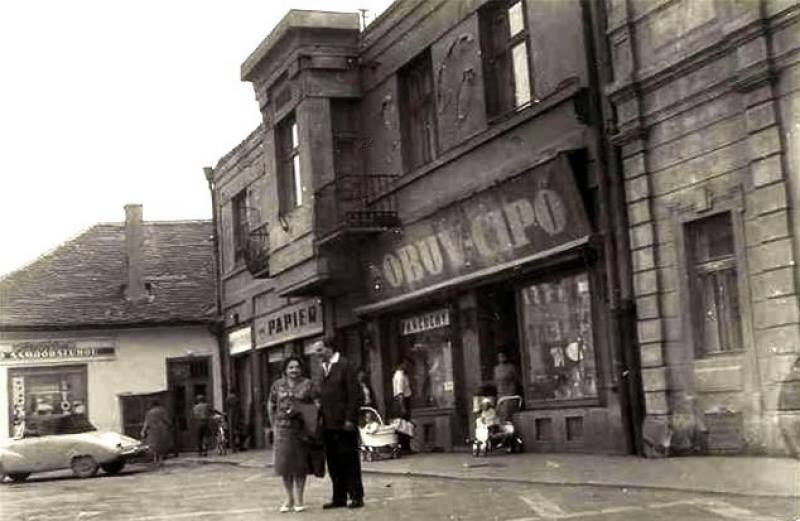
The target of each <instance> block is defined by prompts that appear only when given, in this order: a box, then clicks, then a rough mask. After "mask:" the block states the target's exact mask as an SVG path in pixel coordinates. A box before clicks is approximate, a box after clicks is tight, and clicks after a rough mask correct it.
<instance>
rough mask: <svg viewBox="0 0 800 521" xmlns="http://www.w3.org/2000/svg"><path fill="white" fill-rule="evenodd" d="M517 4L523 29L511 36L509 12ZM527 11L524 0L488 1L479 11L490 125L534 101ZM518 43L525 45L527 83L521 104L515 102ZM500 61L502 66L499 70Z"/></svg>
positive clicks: (485, 91)
mask: <svg viewBox="0 0 800 521" xmlns="http://www.w3.org/2000/svg"><path fill="white" fill-rule="evenodd" d="M517 4H519V5H520V11H521V17H522V28H521V29H520V31H518V32H517V33H515V34H513V35H512V34H510V16H509V11H510V10H511V8H512V7H513V6H515V5H517ZM527 12H528V11H527V8H526V4H525V0H495V1H490V2H488V3H487V4H486V5H485V6H483V7H481V9H480V10H479V11H478V14H479V33H480V42H481V54H482V60H481V61H482V66H483V82H484V95H485V97H486V113H487V118H488V120H489V122H490V123H491V122H494V121H497V120H500V119H503V118H505V117H507V116H509V115H512V114H515V113H516V112H519V111H521V110H523V109H525V108H527V107H530V106H531V105H533V104H535V103H536V101H537V100H536V88H535V84H534V80H533V71H534V68H533V60H532V53H531V42H530V30H529V25H530V24H529V23H528V16H527ZM498 17H502V22H501V23H502V25H503V27H502V29H498V28H497V27H496V25H497V24H498V22H497V20H498ZM498 33H501V34H498ZM520 44H524V45H525V57H526V61H525V64H526V67H527V82H528V100H527V101H525V102H523V103H518V101H517V99H516V97H517V83H518V82H517V74H516V69H515V67H514V58H513V56H514V49H515V48H517V47H518V46H519V45H520ZM500 60H502V61H501V63H502V65H500V66H499V67H498V65H497V64H498V62H500Z"/></svg>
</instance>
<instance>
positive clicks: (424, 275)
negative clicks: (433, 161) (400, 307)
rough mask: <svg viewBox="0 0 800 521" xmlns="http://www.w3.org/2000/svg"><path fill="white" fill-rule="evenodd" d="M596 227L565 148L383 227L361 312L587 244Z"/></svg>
mask: <svg viewBox="0 0 800 521" xmlns="http://www.w3.org/2000/svg"><path fill="white" fill-rule="evenodd" d="M590 234H591V227H590V225H589V221H588V219H587V217H586V209H585V208H584V203H583V200H582V198H581V195H580V193H579V191H578V188H577V185H576V182H575V176H574V175H573V172H572V169H571V167H570V165H569V162H568V161H567V158H566V156H565V154H563V153H562V154H558V155H557V156H556V157H555V158H553V159H552V160H550V161H548V162H546V163H544V164H541V165H538V166H536V167H534V168H532V169H530V170H527V171H525V172H522V173H521V174H519V175H517V176H514V177H512V178H509V179H507V180H504V181H502V182H501V183H499V184H497V185H495V186H493V187H491V188H489V189H487V190H484V191H482V192H480V193H477V194H475V195H473V196H472V197H470V198H468V199H464V200H462V201H459V202H457V203H455V204H452V205H450V206H448V207H446V208H443V209H442V210H439V211H438V212H436V213H434V214H433V215H431V216H430V217H427V218H425V219H422V220H420V221H417V222H415V223H412V224H409V225H407V226H405V227H403V228H402V229H400V230H392V231H389V232H386V233H384V234H383V235H382V236H381V237H380V238H379V239H378V241H377V242H376V245H375V247H374V248H373V249H372V250H371V251H370V252H368V254H367V257H366V259H367V266H366V270H365V273H366V276H367V280H366V281H365V283H366V293H367V297H368V300H369V301H371V302H369V303H367V304H365V305H363V306H359V307H357V308H356V309H355V311H356V313H358V314H366V313H372V312H376V311H379V310H382V309H384V308H388V307H391V306H395V305H397V304H400V303H403V302H406V301H409V300H412V299H416V298H420V297H423V296H427V295H430V294H433V293H435V292H437V291H440V290H443V289H445V288H451V287H456V286H459V285H465V284H469V283H473V282H475V281H477V280H479V279H482V278H485V277H489V276H492V275H496V274H499V273H501V272H503V271H505V270H510V269H513V268H516V267H518V266H522V265H524V264H528V263H531V262H535V261H538V260H542V259H546V258H548V257H552V256H555V255H559V254H562V253H567V252H569V251H572V250H575V249H578V248H581V247H583V246H585V245H587V244H588V243H589V237H590Z"/></svg>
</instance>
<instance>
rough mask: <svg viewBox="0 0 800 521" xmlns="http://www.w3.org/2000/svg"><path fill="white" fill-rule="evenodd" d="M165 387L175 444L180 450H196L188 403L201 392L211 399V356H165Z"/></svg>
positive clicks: (208, 399) (190, 405)
mask: <svg viewBox="0 0 800 521" xmlns="http://www.w3.org/2000/svg"><path fill="white" fill-rule="evenodd" d="M167 390H168V391H169V394H170V397H171V398H172V410H171V412H172V423H173V425H174V428H175V447H176V448H177V449H179V450H181V451H190V450H196V449H197V447H196V445H197V440H196V439H195V429H194V425H193V424H192V406H193V405H194V399H195V397H196V396H198V395H200V394H202V395H203V396H205V399H206V401H207V402H208V403H212V404H213V403H214V397H213V396H212V385H211V357H192V358H179V359H172V360H167Z"/></svg>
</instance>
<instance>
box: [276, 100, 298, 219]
mask: <svg viewBox="0 0 800 521" xmlns="http://www.w3.org/2000/svg"><path fill="white" fill-rule="evenodd" d="M275 162H276V166H277V173H278V175H277V178H278V179H277V180H278V212H279V214H280V215H286V214H288V213H290V212H291V211H292V210H294V209H295V208H299V207H300V206H302V205H303V202H304V199H305V198H304V195H303V176H302V167H301V163H300V125H299V122H298V121H297V117H296V114H295V112H294V111H291V112H289V113H288V114H286V116H284V117H283V118H282V119H281V120H280V121H279V122H278V123H277V125H275Z"/></svg>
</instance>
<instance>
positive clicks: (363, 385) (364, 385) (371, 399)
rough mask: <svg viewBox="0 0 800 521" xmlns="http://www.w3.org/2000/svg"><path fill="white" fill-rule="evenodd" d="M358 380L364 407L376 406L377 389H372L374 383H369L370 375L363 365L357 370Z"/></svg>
mask: <svg viewBox="0 0 800 521" xmlns="http://www.w3.org/2000/svg"><path fill="white" fill-rule="evenodd" d="M356 380H357V381H358V386H359V388H360V389H361V405H362V406H363V407H372V408H373V409H374V408H375V407H376V405H377V404H376V402H375V391H373V390H372V385H371V384H370V383H369V375H368V374H367V371H366V370H364V368H363V367H359V368H358V371H356Z"/></svg>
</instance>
